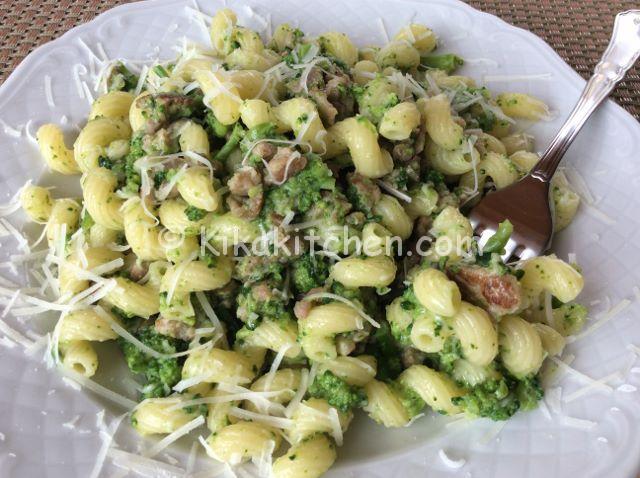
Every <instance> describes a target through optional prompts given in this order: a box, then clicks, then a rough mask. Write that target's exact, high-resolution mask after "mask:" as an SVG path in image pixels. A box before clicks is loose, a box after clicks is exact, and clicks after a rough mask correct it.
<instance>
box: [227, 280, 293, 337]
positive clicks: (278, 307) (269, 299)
mask: <svg viewBox="0 0 640 478" xmlns="http://www.w3.org/2000/svg"><path fill="white" fill-rule="evenodd" d="M272 290H273V284H270V283H268V282H260V283H258V284H255V285H253V286H249V287H247V286H243V287H242V288H241V289H240V292H239V293H238V296H237V297H236V302H237V304H238V309H237V316H238V318H239V319H241V320H243V321H244V322H245V326H246V327H247V328H248V329H249V330H253V329H255V328H256V327H257V326H258V324H259V323H260V321H261V320H262V318H263V317H268V318H270V319H276V318H282V319H285V318H291V312H290V311H289V308H288V307H287V302H288V299H287V298H286V297H284V296H283V295H282V294H279V293H273V292H272ZM276 292H277V291H276Z"/></svg>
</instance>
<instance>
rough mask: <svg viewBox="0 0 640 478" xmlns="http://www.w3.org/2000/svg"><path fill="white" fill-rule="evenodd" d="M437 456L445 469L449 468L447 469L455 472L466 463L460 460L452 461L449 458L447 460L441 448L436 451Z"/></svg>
mask: <svg viewBox="0 0 640 478" xmlns="http://www.w3.org/2000/svg"><path fill="white" fill-rule="evenodd" d="M438 456H439V457H440V459H441V460H442V463H444V464H445V465H446V466H447V467H449V468H451V469H453V470H457V469H458V468H462V467H463V466H464V465H465V463H467V461H466V460H464V459H462V458H461V459H459V460H452V459H451V458H449V456H448V455H447V453H446V452H445V451H444V449H442V448H440V449H439V450H438Z"/></svg>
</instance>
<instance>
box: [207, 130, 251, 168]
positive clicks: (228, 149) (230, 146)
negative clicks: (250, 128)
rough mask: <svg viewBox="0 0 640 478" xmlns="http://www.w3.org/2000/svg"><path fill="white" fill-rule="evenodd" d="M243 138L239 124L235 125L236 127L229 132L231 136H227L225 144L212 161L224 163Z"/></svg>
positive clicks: (242, 131)
mask: <svg viewBox="0 0 640 478" xmlns="http://www.w3.org/2000/svg"><path fill="white" fill-rule="evenodd" d="M243 136H244V129H243V128H242V126H241V125H240V124H239V123H236V125H235V126H234V127H233V130H232V131H231V135H230V136H229V139H227V142H226V143H225V144H224V146H223V147H222V148H221V149H220V151H218V152H217V153H216V155H215V156H214V157H213V159H215V160H217V161H222V162H224V161H226V159H227V158H228V157H229V155H230V154H231V153H232V152H233V150H234V149H236V148H237V147H238V144H239V143H240V140H241V139H242V137H243Z"/></svg>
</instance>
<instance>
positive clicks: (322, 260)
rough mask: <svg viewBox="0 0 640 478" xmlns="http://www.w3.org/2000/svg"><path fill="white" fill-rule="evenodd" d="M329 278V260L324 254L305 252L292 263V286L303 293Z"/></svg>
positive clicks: (320, 284)
mask: <svg viewBox="0 0 640 478" xmlns="http://www.w3.org/2000/svg"><path fill="white" fill-rule="evenodd" d="M328 278H329V261H328V259H327V258H326V257H325V256H320V255H318V254H311V253H308V252H307V253H305V254H303V255H302V256H300V257H299V258H298V259H297V260H296V261H295V262H294V263H293V287H294V288H295V290H296V292H298V293H299V294H305V293H307V292H309V291H310V290H311V289H313V288H315V287H321V286H323V285H324V283H325V282H326V280H327V279H328Z"/></svg>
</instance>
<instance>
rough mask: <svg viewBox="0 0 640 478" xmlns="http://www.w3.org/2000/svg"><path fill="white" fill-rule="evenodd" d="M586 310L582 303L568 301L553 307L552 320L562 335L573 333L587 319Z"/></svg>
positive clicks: (580, 327) (579, 328) (577, 330)
mask: <svg viewBox="0 0 640 478" xmlns="http://www.w3.org/2000/svg"><path fill="white" fill-rule="evenodd" d="M587 312H588V311H587V308H586V307H585V306H584V305H582V304H578V303H575V302H569V303H566V304H562V305H561V306H559V307H557V308H554V309H553V320H554V322H555V323H556V324H557V325H558V327H559V329H560V330H559V331H560V333H561V334H562V335H564V336H567V335H574V334H576V333H578V332H579V331H580V330H581V329H582V326H583V325H584V322H585V320H587Z"/></svg>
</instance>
